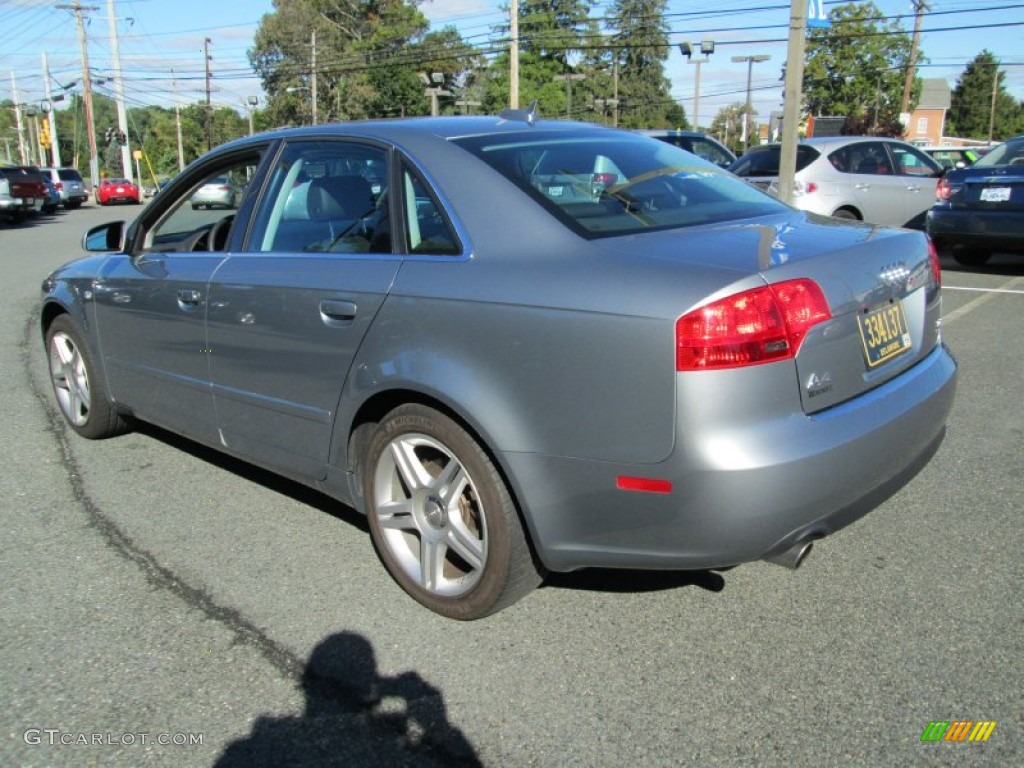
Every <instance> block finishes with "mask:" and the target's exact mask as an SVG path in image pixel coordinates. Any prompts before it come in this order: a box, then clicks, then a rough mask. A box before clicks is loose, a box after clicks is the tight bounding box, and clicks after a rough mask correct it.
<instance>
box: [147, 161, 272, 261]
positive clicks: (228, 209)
mask: <svg viewBox="0 0 1024 768" xmlns="http://www.w3.org/2000/svg"><path fill="white" fill-rule="evenodd" d="M259 162H260V157H259V155H252V156H247V157H245V158H241V159H238V158H236V159H235V160H234V161H233V162H232V163H231V164H230V165H227V166H220V167H217V168H215V169H213V170H211V171H210V172H209V173H207V174H206V175H205V176H203V177H202V178H201V179H200V180H199V182H198V183H197V184H194V185H193V186H192V187H191V188H190V189H189V191H188V192H187V194H185V195H184V196H182V197H181V198H179V199H178V200H177V201H175V203H174V205H173V206H172V207H171V208H170V209H169V211H168V212H167V213H166V214H165V215H164V216H163V217H162V218H161V219H160V221H159V222H157V224H156V226H155V227H153V228H152V229H151V230H150V231H149V232H148V233H147V235H146V240H145V249H146V250H147V251H160V252H168V253H170V252H185V253H187V252H190V251H223V250H225V249H226V248H227V244H228V241H229V238H230V235H231V228H232V226H233V224H234V219H235V211H236V210H237V209H238V208H239V207H240V206H241V204H242V200H243V198H244V196H245V194H246V192H247V190H248V187H249V180H250V179H252V177H253V176H254V175H255V173H256V169H257V167H258V165H259Z"/></svg>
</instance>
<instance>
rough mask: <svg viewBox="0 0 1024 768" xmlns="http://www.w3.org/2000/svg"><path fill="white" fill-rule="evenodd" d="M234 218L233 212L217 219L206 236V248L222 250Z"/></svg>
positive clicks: (226, 242)
mask: <svg viewBox="0 0 1024 768" xmlns="http://www.w3.org/2000/svg"><path fill="white" fill-rule="evenodd" d="M234 220H235V214H233V213H232V214H229V215H227V216H225V217H224V218H223V219H221V220H220V221H218V222H217V223H216V224H214V225H213V226H212V227H211V228H210V234H209V235H208V236H207V238H206V250H208V251H223V250H224V246H226V245H227V244H228V235H229V234H230V233H231V222H233V221H234Z"/></svg>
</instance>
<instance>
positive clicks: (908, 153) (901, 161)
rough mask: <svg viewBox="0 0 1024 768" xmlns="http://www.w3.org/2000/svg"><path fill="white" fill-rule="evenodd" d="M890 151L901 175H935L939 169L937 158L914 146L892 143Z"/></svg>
mask: <svg viewBox="0 0 1024 768" xmlns="http://www.w3.org/2000/svg"><path fill="white" fill-rule="evenodd" d="M889 151H890V152H891V153H892V157H893V161H894V163H895V164H896V169H897V170H896V172H897V173H898V174H900V175H901V176H934V175H935V174H936V173H937V172H938V170H939V168H938V163H937V162H936V161H935V160H933V159H932V158H930V157H928V156H927V155H926V154H925V153H924V152H921V151H920V150H918V149H915V148H914V147H910V146H907V147H904V146H901V145H899V144H890V145H889Z"/></svg>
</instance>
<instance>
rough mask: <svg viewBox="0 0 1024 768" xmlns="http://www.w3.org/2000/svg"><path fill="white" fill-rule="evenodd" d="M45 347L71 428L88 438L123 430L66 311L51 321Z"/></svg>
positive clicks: (59, 402)
mask: <svg viewBox="0 0 1024 768" xmlns="http://www.w3.org/2000/svg"><path fill="white" fill-rule="evenodd" d="M46 350H47V356H48V358H49V363H50V381H51V382H52V383H53V393H54V395H56V397H57V405H58V406H59V407H60V412H61V414H62V415H63V416H64V418H65V419H66V420H67V422H68V424H70V425H71V428H72V429H73V430H75V432H77V433H78V434H80V435H81V436H82V437H87V438H89V439H91V440H98V439H101V438H104V437H112V436H113V435H117V434H120V433H121V432H124V431H125V430H126V429H127V428H128V423H127V421H126V420H125V419H124V417H123V416H121V415H120V414H119V413H118V412H117V410H116V409H115V408H114V405H113V403H111V402H110V400H108V399H107V395H106V386H105V383H104V382H103V380H102V379H101V378H100V372H99V369H98V368H97V367H96V366H95V365H94V364H93V361H92V358H91V356H90V354H89V351H88V350H87V348H86V346H85V344H84V343H83V342H82V337H81V334H80V333H79V331H78V328H76V327H75V325H74V323H72V322H71V320H70V319H69V318H68V316H67V315H61V316H60V317H58V318H56V319H55V320H54V321H53V323H52V324H51V325H50V328H49V330H48V331H47V332H46Z"/></svg>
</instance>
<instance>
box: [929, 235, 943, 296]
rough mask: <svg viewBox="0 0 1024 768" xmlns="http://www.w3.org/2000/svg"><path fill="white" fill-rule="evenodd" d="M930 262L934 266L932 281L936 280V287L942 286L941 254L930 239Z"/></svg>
mask: <svg viewBox="0 0 1024 768" xmlns="http://www.w3.org/2000/svg"><path fill="white" fill-rule="evenodd" d="M928 261H929V263H930V264H931V266H932V279H933V280H935V287H936V288H939V287H941V286H942V264H941V263H940V262H939V252H938V250H937V249H936V248H935V243H933V242H932V241H931V238H928Z"/></svg>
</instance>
